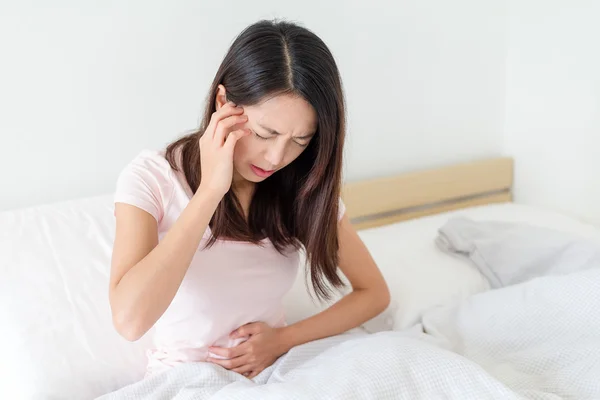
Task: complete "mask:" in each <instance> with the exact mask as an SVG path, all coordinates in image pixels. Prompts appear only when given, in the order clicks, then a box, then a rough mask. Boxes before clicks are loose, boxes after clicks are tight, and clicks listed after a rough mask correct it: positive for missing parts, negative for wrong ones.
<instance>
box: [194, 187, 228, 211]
mask: <svg viewBox="0 0 600 400" xmlns="http://www.w3.org/2000/svg"><path fill="white" fill-rule="evenodd" d="M223 196H225V193H222V192H221V191H219V190H216V189H213V188H210V187H208V186H207V185H202V184H200V186H199V187H198V190H196V193H195V194H194V198H199V199H201V200H199V201H201V202H203V203H205V202H208V203H210V204H214V206H215V207H216V206H217V205H218V204H219V203H220V202H221V200H222V199H223Z"/></svg>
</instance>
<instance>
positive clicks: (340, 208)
mask: <svg viewBox="0 0 600 400" xmlns="http://www.w3.org/2000/svg"><path fill="white" fill-rule="evenodd" d="M345 213H346V205H345V204H344V202H343V201H342V199H341V198H340V201H339V205H338V221H341V220H342V218H343V217H344V214H345Z"/></svg>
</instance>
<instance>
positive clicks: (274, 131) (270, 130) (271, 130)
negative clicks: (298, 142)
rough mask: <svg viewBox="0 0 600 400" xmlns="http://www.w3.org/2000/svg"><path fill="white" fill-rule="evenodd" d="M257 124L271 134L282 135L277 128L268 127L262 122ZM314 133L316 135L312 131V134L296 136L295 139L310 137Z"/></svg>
mask: <svg viewBox="0 0 600 400" xmlns="http://www.w3.org/2000/svg"><path fill="white" fill-rule="evenodd" d="M257 125H258V126H260V127H261V128H262V129H264V130H265V131H267V132H269V133H270V134H271V135H281V133H279V132H277V131H276V130H275V129H271V128H268V127H266V126H263V125H261V124H260V123H258V124H257ZM314 135H315V134H314V133H311V134H308V135H303V136H294V139H310V138H311V137H313V136H314Z"/></svg>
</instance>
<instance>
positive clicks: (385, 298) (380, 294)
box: [376, 283, 392, 314]
mask: <svg viewBox="0 0 600 400" xmlns="http://www.w3.org/2000/svg"><path fill="white" fill-rule="evenodd" d="M391 301H392V295H391V294H390V289H389V288H388V286H387V284H385V283H383V285H382V287H381V288H380V289H378V290H377V300H376V303H377V311H378V314H381V313H382V312H384V311H385V310H386V309H387V308H388V307H389V305H390V303H391Z"/></svg>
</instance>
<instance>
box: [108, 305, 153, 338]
mask: <svg viewBox="0 0 600 400" xmlns="http://www.w3.org/2000/svg"><path fill="white" fill-rule="evenodd" d="M112 321H113V326H114V327H115V330H116V331H117V333H118V334H119V335H121V336H122V337H123V338H124V339H125V340H128V341H130V342H135V341H137V340H139V339H140V338H141V337H142V336H144V334H145V333H146V330H145V329H143V328H142V324H141V323H140V322H139V321H138V319H137V318H131V314H130V313H127V312H123V311H120V312H119V311H117V312H113V315H112Z"/></svg>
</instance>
